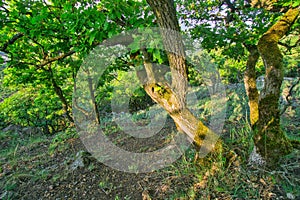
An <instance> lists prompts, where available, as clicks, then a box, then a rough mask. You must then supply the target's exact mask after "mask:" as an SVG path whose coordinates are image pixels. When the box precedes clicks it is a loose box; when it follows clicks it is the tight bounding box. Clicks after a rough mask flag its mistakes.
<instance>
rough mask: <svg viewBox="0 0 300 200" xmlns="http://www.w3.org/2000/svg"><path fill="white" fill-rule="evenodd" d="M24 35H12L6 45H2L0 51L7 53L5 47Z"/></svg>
mask: <svg viewBox="0 0 300 200" xmlns="http://www.w3.org/2000/svg"><path fill="white" fill-rule="evenodd" d="M23 36H24V34H23V33H17V34H16V35H14V36H13V37H12V38H11V39H10V40H9V41H7V42H6V43H4V45H3V46H2V47H1V48H0V50H1V51H3V52H5V53H8V52H7V51H6V49H7V47H8V46H9V45H11V44H14V43H15V42H16V41H17V40H18V39H19V38H21V37H23Z"/></svg>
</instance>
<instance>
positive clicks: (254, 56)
mask: <svg viewBox="0 0 300 200" xmlns="http://www.w3.org/2000/svg"><path fill="white" fill-rule="evenodd" d="M245 46H246V48H247V50H248V51H249V53H250V54H249V56H248V60H247V65H246V71H245V74H244V83H245V89H246V93H247V96H248V99H249V102H248V105H249V108H250V122H251V125H254V124H255V123H256V122H257V120H258V96H259V95H258V90H257V87H256V71H255V65H256V63H257V61H258V58H259V52H258V49H257V46H256V45H245Z"/></svg>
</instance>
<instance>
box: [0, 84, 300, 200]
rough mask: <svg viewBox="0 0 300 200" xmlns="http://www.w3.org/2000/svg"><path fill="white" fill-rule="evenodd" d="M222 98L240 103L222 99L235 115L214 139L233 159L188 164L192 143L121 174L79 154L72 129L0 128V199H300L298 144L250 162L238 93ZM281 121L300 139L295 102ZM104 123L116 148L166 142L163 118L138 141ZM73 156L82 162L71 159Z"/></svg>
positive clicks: (171, 125) (80, 146)
mask: <svg viewBox="0 0 300 200" xmlns="http://www.w3.org/2000/svg"><path fill="white" fill-rule="evenodd" d="M232 91H234V89H233V90H232ZM227 95H228V96H229V97H230V98H231V99H234V98H237V101H236V102H244V103H242V104H241V103H240V105H237V104H235V103H236V102H235V103H234V102H230V103H229V104H228V112H232V113H234V117H232V116H233V114H232V113H231V114H228V116H227V117H226V121H225V128H224V134H223V135H222V136H221V137H222V140H223V141H224V145H225V146H226V148H227V149H230V150H232V151H234V152H235V153H236V155H237V157H236V159H234V160H231V161H228V159H227V158H226V155H225V154H226V152H225V153H224V154H223V155H222V156H223V157H221V158H212V160H211V162H210V163H209V166H203V165H201V163H199V162H195V161H194V157H195V150H194V149H193V148H192V147H191V148H189V149H188V150H187V151H186V152H184V154H183V155H182V156H181V157H180V158H179V159H177V161H175V162H174V163H172V164H171V165H170V166H168V167H165V168H162V169H159V170H155V171H153V172H149V173H126V172H121V171H117V170H114V169H112V168H110V167H108V166H106V165H104V164H102V163H101V162H99V161H97V160H95V159H93V158H92V157H91V156H89V155H88V154H85V153H84V152H85V151H86V147H85V146H84V145H83V143H82V141H81V140H80V138H79V137H78V135H77V134H76V132H75V130H74V128H70V129H67V130H66V131H64V132H61V133H58V134H56V135H44V134H22V133H21V132H18V131H10V132H0V145H1V150H0V155H1V158H0V199H25V200H26V199H57V200H58V199H97V200H98V199H100V200H102V199H103V200H106V199H107V200H118V199H122V200H123V199H124V200H129V199H131V200H138V199H143V200H150V199H153V200H156V199H162V200H166V199H169V200H173V199H178V200H190V199H191V200H193V199H194V200H198V199H205V200H206V199H224V200H225V199H300V167H299V166H300V149H294V151H293V152H292V153H291V154H290V155H288V156H286V157H285V158H282V159H281V161H280V163H278V168H277V169H274V170H269V169H267V168H264V167H259V166H255V165H252V164H249V162H248V158H249V155H250V153H251V148H252V146H253V144H252V142H251V137H252V135H251V131H250V128H249V125H248V122H247V120H245V118H244V117H243V114H240V113H244V111H243V109H244V108H246V106H245V105H246V103H245V102H246V101H245V99H243V98H244V96H245V95H240V94H236V92H234V93H233V92H230V91H229V92H228V93H227ZM297 105H299V99H297ZM230 107H232V108H234V109H230ZM237 109H240V110H237ZM282 124H283V129H284V130H285V131H286V133H287V134H288V136H289V137H290V138H292V139H296V140H298V141H299V140H300V135H299V134H300V130H299V127H300V108H299V106H298V107H297V106H296V107H295V106H289V107H288V108H287V109H286V112H285V114H284V115H283V116H282ZM105 128H106V132H107V133H108V134H107V135H108V137H109V138H111V139H112V140H114V141H115V142H116V143H118V145H119V146H120V147H121V148H123V149H126V150H128V151H132V152H134V151H137V150H139V149H140V150H141V149H143V151H153V150H155V149H159V148H161V147H162V146H164V145H167V144H168V142H169V141H170V132H172V130H175V125H174V123H173V122H172V120H171V119H169V118H168V119H167V121H166V123H165V125H164V127H163V128H162V129H161V131H160V132H159V133H158V134H156V135H155V137H151V138H147V139H138V140H133V139H132V137H128V136H126V135H125V134H124V133H122V131H120V130H119V129H118V127H117V126H116V125H115V124H113V123H110V122H107V123H106V126H105ZM145 147H147V148H145ZM78 159H79V162H81V161H80V159H82V163H80V164H77V165H76V164H74V163H76V162H77V163H78ZM81 164H82V165H81Z"/></svg>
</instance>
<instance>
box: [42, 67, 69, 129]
mask: <svg viewBox="0 0 300 200" xmlns="http://www.w3.org/2000/svg"><path fill="white" fill-rule="evenodd" d="M48 72H49V73H50V77H51V82H52V86H53V88H54V91H55V93H56V94H57V96H58V98H59V99H60V101H61V102H62V107H63V110H64V111H65V115H66V117H67V118H68V120H69V121H70V122H72V123H73V122H74V119H73V118H72V117H71V115H70V111H69V104H68V102H67V99H66V98H65V96H64V94H63V92H62V90H61V88H60V87H59V86H58V85H57V83H56V81H55V79H54V77H53V72H52V69H51V68H50V69H49V71H48Z"/></svg>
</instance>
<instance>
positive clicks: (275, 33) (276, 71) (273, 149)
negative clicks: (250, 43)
mask: <svg viewBox="0 0 300 200" xmlns="http://www.w3.org/2000/svg"><path fill="white" fill-rule="evenodd" d="M298 15H299V8H294V9H289V10H288V11H287V13H286V14H285V15H284V16H283V17H282V18H281V19H280V20H279V21H278V22H277V23H275V24H274V25H273V26H272V27H271V28H270V29H269V30H268V31H267V32H266V33H265V34H264V35H263V36H262V37H261V39H260V40H259V43H258V50H259V53H260V55H261V57H262V59H263V62H264V65H265V68H266V76H265V85H264V88H263V90H262V91H261V93H260V97H259V105H258V108H259V120H258V122H257V133H256V135H255V138H254V142H255V146H256V148H257V151H258V153H259V154H260V155H261V156H263V157H264V158H265V160H266V161H267V164H268V165H270V166H272V165H274V164H275V163H276V162H277V161H278V159H279V158H280V157H281V156H282V155H286V154H288V153H289V152H291V149H292V146H291V143H290V142H289V141H288V139H287V138H286V136H285V134H284V133H283V131H282V129H281V127H280V111H279V107H278V102H279V96H280V87H281V84H282V81H283V62H282V61H283V60H282V59H283V56H282V54H281V51H280V50H279V48H278V42H279V40H280V39H281V38H282V37H283V36H284V35H285V34H286V33H287V31H288V30H289V28H290V27H291V26H292V24H293V23H294V21H295V20H296V19H297V17H298Z"/></svg>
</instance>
